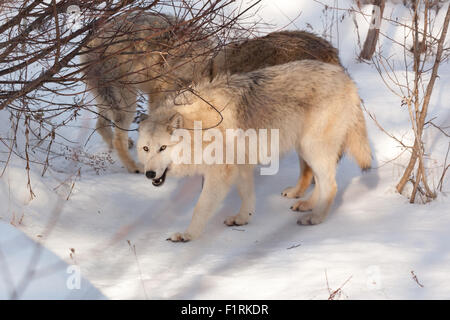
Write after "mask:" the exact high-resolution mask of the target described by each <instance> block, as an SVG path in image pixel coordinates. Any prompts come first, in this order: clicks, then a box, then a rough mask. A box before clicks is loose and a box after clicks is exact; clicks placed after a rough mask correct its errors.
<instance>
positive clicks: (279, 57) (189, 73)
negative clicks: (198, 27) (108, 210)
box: [81, 12, 339, 173]
mask: <svg viewBox="0 0 450 320" xmlns="http://www.w3.org/2000/svg"><path fill="white" fill-rule="evenodd" d="M177 25H179V21H178V22H177V21H176V19H175V18H174V17H171V16H167V15H162V14H160V15H156V14H152V13H145V12H139V13H134V14H124V15H119V16H117V17H115V18H114V19H113V20H112V21H110V22H109V23H107V24H106V25H105V26H103V27H102V28H101V29H100V30H98V31H97V32H96V35H95V37H94V38H93V39H92V40H91V41H90V42H89V43H88V45H87V46H86V48H85V49H84V50H83V52H82V55H81V62H82V63H81V65H82V67H83V71H84V77H83V80H84V81H85V83H86V84H87V87H88V90H89V91H90V92H92V93H93V95H94V96H95V99H96V103H97V109H98V120H97V124H96V130H97V131H98V132H99V133H100V135H101V136H102V138H103V140H104V141H105V142H106V143H107V144H108V146H109V148H110V149H116V151H117V153H118V156H119V158H120V160H121V162H122V163H123V164H124V165H125V167H126V168H127V170H128V171H129V172H136V173H139V172H141V171H142V168H140V167H139V164H137V163H136V162H135V161H134V160H133V158H132V157H131V155H130V154H129V152H128V145H129V141H128V131H127V130H129V128H130V126H131V123H132V122H133V119H134V118H135V113H136V107H137V106H136V100H137V96H138V93H139V92H142V93H144V94H146V95H148V98H149V113H151V109H155V108H157V107H158V106H159V105H160V104H161V103H162V102H163V101H164V100H165V98H166V97H167V96H168V95H169V94H170V93H173V92H175V91H177V90H180V89H183V88H185V87H187V86H189V85H191V84H192V83H198V82H199V81H200V80H202V79H209V80H211V79H212V78H214V77H215V76H217V75H218V74H221V73H225V72H227V73H239V72H249V71H253V70H256V69H260V68H263V67H266V66H271V65H276V64H282V63H286V62H290V61H294V60H300V59H318V60H322V61H325V62H331V63H336V64H338V63H339V58H338V52H337V50H336V49H335V48H333V46H332V45H331V44H330V43H328V42H327V41H326V40H324V39H321V38H320V37H317V36H315V35H314V34H311V33H309V32H306V31H283V32H275V33H271V34H269V35H267V36H265V37H261V38H255V39H251V40H247V41H244V42H242V43H233V44H230V45H229V46H226V47H225V48H224V49H223V50H220V51H219V53H218V54H217V50H215V47H216V46H217V45H216V43H215V41H214V40H211V39H206V40H205V39H203V38H202V37H200V36H199V37H198V38H201V40H195V39H194V38H195V37H194V38H193V40H195V41H185V40H186V36H185V34H186V30H184V31H178V32H175V31H174V30H175V29H176V26H177ZM191 40H192V39H191ZM111 122H112V123H113V129H114V132H113V130H112V128H111Z"/></svg>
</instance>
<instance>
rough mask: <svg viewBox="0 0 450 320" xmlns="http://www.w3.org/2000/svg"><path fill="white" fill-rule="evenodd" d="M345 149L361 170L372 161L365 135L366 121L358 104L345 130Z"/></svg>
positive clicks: (369, 165)
mask: <svg viewBox="0 0 450 320" xmlns="http://www.w3.org/2000/svg"><path fill="white" fill-rule="evenodd" d="M345 149H346V151H347V152H348V153H349V154H351V155H352V157H353V158H354V159H355V160H356V162H357V163H358V165H359V167H360V168H361V170H363V171H366V170H369V169H370V167H371V163H372V151H371V150H370V145H369V139H368V137H367V129H366V122H365V119H364V115H363V112H362V109H361V107H360V105H359V104H358V106H357V112H356V118H355V121H354V123H353V125H352V126H351V127H350V128H349V130H348V131H347V136H346V137H345Z"/></svg>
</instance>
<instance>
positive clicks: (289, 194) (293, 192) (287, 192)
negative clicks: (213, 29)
mask: <svg viewBox="0 0 450 320" xmlns="http://www.w3.org/2000/svg"><path fill="white" fill-rule="evenodd" d="M281 195H282V196H283V197H286V198H291V199H292V198H299V197H300V196H301V194H300V193H299V192H298V190H297V188H296V187H289V188H286V189H284V190H283V192H281Z"/></svg>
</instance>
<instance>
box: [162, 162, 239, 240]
mask: <svg viewBox="0 0 450 320" xmlns="http://www.w3.org/2000/svg"><path fill="white" fill-rule="evenodd" d="M236 173H237V169H236V167H235V166H220V165H213V166H212V168H211V170H208V172H207V173H206V174H205V181H204V184H203V189H202V193H201V194H200V198H199V199H198V202H197V205H196V206H195V208H194V215H193V217H192V220H191V223H190V224H189V227H188V228H187V230H186V231H185V232H183V233H180V232H177V233H175V234H173V235H172V236H171V237H170V238H169V239H167V240H170V241H173V242H187V241H189V240H193V239H195V238H198V237H199V236H200V234H201V233H202V231H203V229H204V228H205V225H206V223H207V222H208V220H209V218H210V217H211V215H212V214H213V213H214V212H215V211H216V209H217V208H218V206H219V205H220V203H221V202H222V201H223V199H224V198H225V197H226V195H227V194H228V191H229V190H230V187H231V184H232V183H233V182H234V180H235V177H236Z"/></svg>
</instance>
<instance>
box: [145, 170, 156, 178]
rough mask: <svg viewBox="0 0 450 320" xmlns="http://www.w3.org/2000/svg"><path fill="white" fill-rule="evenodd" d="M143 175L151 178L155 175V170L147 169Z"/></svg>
mask: <svg viewBox="0 0 450 320" xmlns="http://www.w3.org/2000/svg"><path fill="white" fill-rule="evenodd" d="M145 176H146V177H147V178H149V179H153V178H154V177H156V172H155V171H147V172H145Z"/></svg>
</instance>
